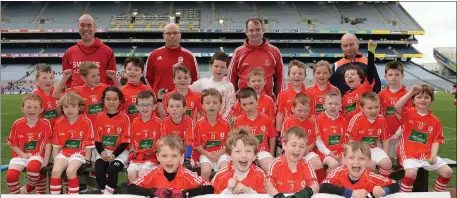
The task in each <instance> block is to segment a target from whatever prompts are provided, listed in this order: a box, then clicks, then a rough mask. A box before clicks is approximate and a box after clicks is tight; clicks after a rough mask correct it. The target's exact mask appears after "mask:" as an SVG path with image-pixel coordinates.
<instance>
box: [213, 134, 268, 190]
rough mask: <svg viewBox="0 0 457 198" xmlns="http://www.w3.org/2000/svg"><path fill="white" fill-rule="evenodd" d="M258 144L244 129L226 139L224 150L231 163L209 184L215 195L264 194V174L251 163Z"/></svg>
mask: <svg viewBox="0 0 457 198" xmlns="http://www.w3.org/2000/svg"><path fill="white" fill-rule="evenodd" d="M258 144H259V143H258V142H257V139H256V138H255V137H254V135H252V134H251V133H249V131H248V130H246V129H244V128H240V129H238V130H237V131H235V132H234V133H233V134H232V135H231V136H230V137H229V138H228V140H227V143H226V144H225V150H226V152H227V154H229V155H230V158H231V159H232V162H231V163H229V164H228V166H227V167H226V168H221V169H220V170H219V171H218V172H217V173H216V175H214V177H213V180H212V182H211V183H212V185H213V188H214V193H215V194H257V193H258V194H263V193H265V173H264V172H263V170H262V169H260V168H259V167H257V166H256V165H255V164H254V163H253V162H254V160H255V157H256V154H257V152H258V150H257V146H258Z"/></svg>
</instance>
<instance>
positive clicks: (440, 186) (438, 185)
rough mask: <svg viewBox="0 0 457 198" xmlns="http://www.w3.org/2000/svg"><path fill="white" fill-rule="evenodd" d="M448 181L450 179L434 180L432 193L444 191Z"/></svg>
mask: <svg viewBox="0 0 457 198" xmlns="http://www.w3.org/2000/svg"><path fill="white" fill-rule="evenodd" d="M450 180H451V178H444V177H441V176H439V177H438V178H437V179H436V182H435V186H434V187H433V191H435V192H442V191H445V190H446V188H447V184H448V183H449V181H450Z"/></svg>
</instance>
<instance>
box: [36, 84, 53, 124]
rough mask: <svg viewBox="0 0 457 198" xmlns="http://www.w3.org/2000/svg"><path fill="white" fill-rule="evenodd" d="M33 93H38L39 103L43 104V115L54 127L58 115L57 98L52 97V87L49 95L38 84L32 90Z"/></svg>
mask: <svg viewBox="0 0 457 198" xmlns="http://www.w3.org/2000/svg"><path fill="white" fill-rule="evenodd" d="M33 93H34V94H38V95H39V96H40V97H41V105H43V108H44V111H43V117H44V118H46V119H48V120H49V121H50V122H51V127H54V123H55V122H56V120H57V117H58V116H59V113H57V109H56V107H57V99H55V98H54V97H52V93H54V87H53V88H51V91H50V92H49V95H46V93H45V92H44V91H43V89H41V88H40V86H36V89H35V90H34V91H33Z"/></svg>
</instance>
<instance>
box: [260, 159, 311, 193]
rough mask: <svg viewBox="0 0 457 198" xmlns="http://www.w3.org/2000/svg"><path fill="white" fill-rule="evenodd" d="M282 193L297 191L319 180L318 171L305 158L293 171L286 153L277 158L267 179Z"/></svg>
mask: <svg viewBox="0 0 457 198" xmlns="http://www.w3.org/2000/svg"><path fill="white" fill-rule="evenodd" d="M266 181H269V182H271V183H272V184H273V186H274V187H275V188H276V190H278V192H280V193H295V192H298V191H300V190H302V189H303V188H305V187H311V186H312V185H314V184H316V185H319V184H318V182H317V177H316V172H315V171H314V168H313V166H312V165H311V164H308V163H306V161H305V159H300V161H299V162H298V165H297V170H296V171H295V172H292V171H291V170H290V168H289V165H288V162H287V159H286V156H285V155H282V156H281V157H278V158H276V159H275V160H274V161H273V163H271V165H270V168H269V170H268V172H267V179H266Z"/></svg>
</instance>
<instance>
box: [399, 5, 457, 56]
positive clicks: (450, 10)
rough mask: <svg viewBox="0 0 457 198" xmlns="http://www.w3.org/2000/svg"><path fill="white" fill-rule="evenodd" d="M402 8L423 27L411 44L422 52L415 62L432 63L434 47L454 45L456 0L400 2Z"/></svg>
mask: <svg viewBox="0 0 457 198" xmlns="http://www.w3.org/2000/svg"><path fill="white" fill-rule="evenodd" d="M400 4H401V5H402V6H403V8H405V10H406V11H407V12H408V13H409V14H410V15H411V16H412V17H413V18H414V19H415V20H416V22H417V23H419V25H420V26H421V27H422V28H423V29H424V31H425V35H422V36H416V39H417V40H418V41H419V44H417V45H413V47H415V48H416V49H417V50H419V51H420V52H422V53H423V54H424V57H423V58H420V59H415V60H413V61H414V62H416V63H434V62H436V60H435V58H433V48H434V47H456V36H457V35H456V2H401V3H400Z"/></svg>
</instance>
